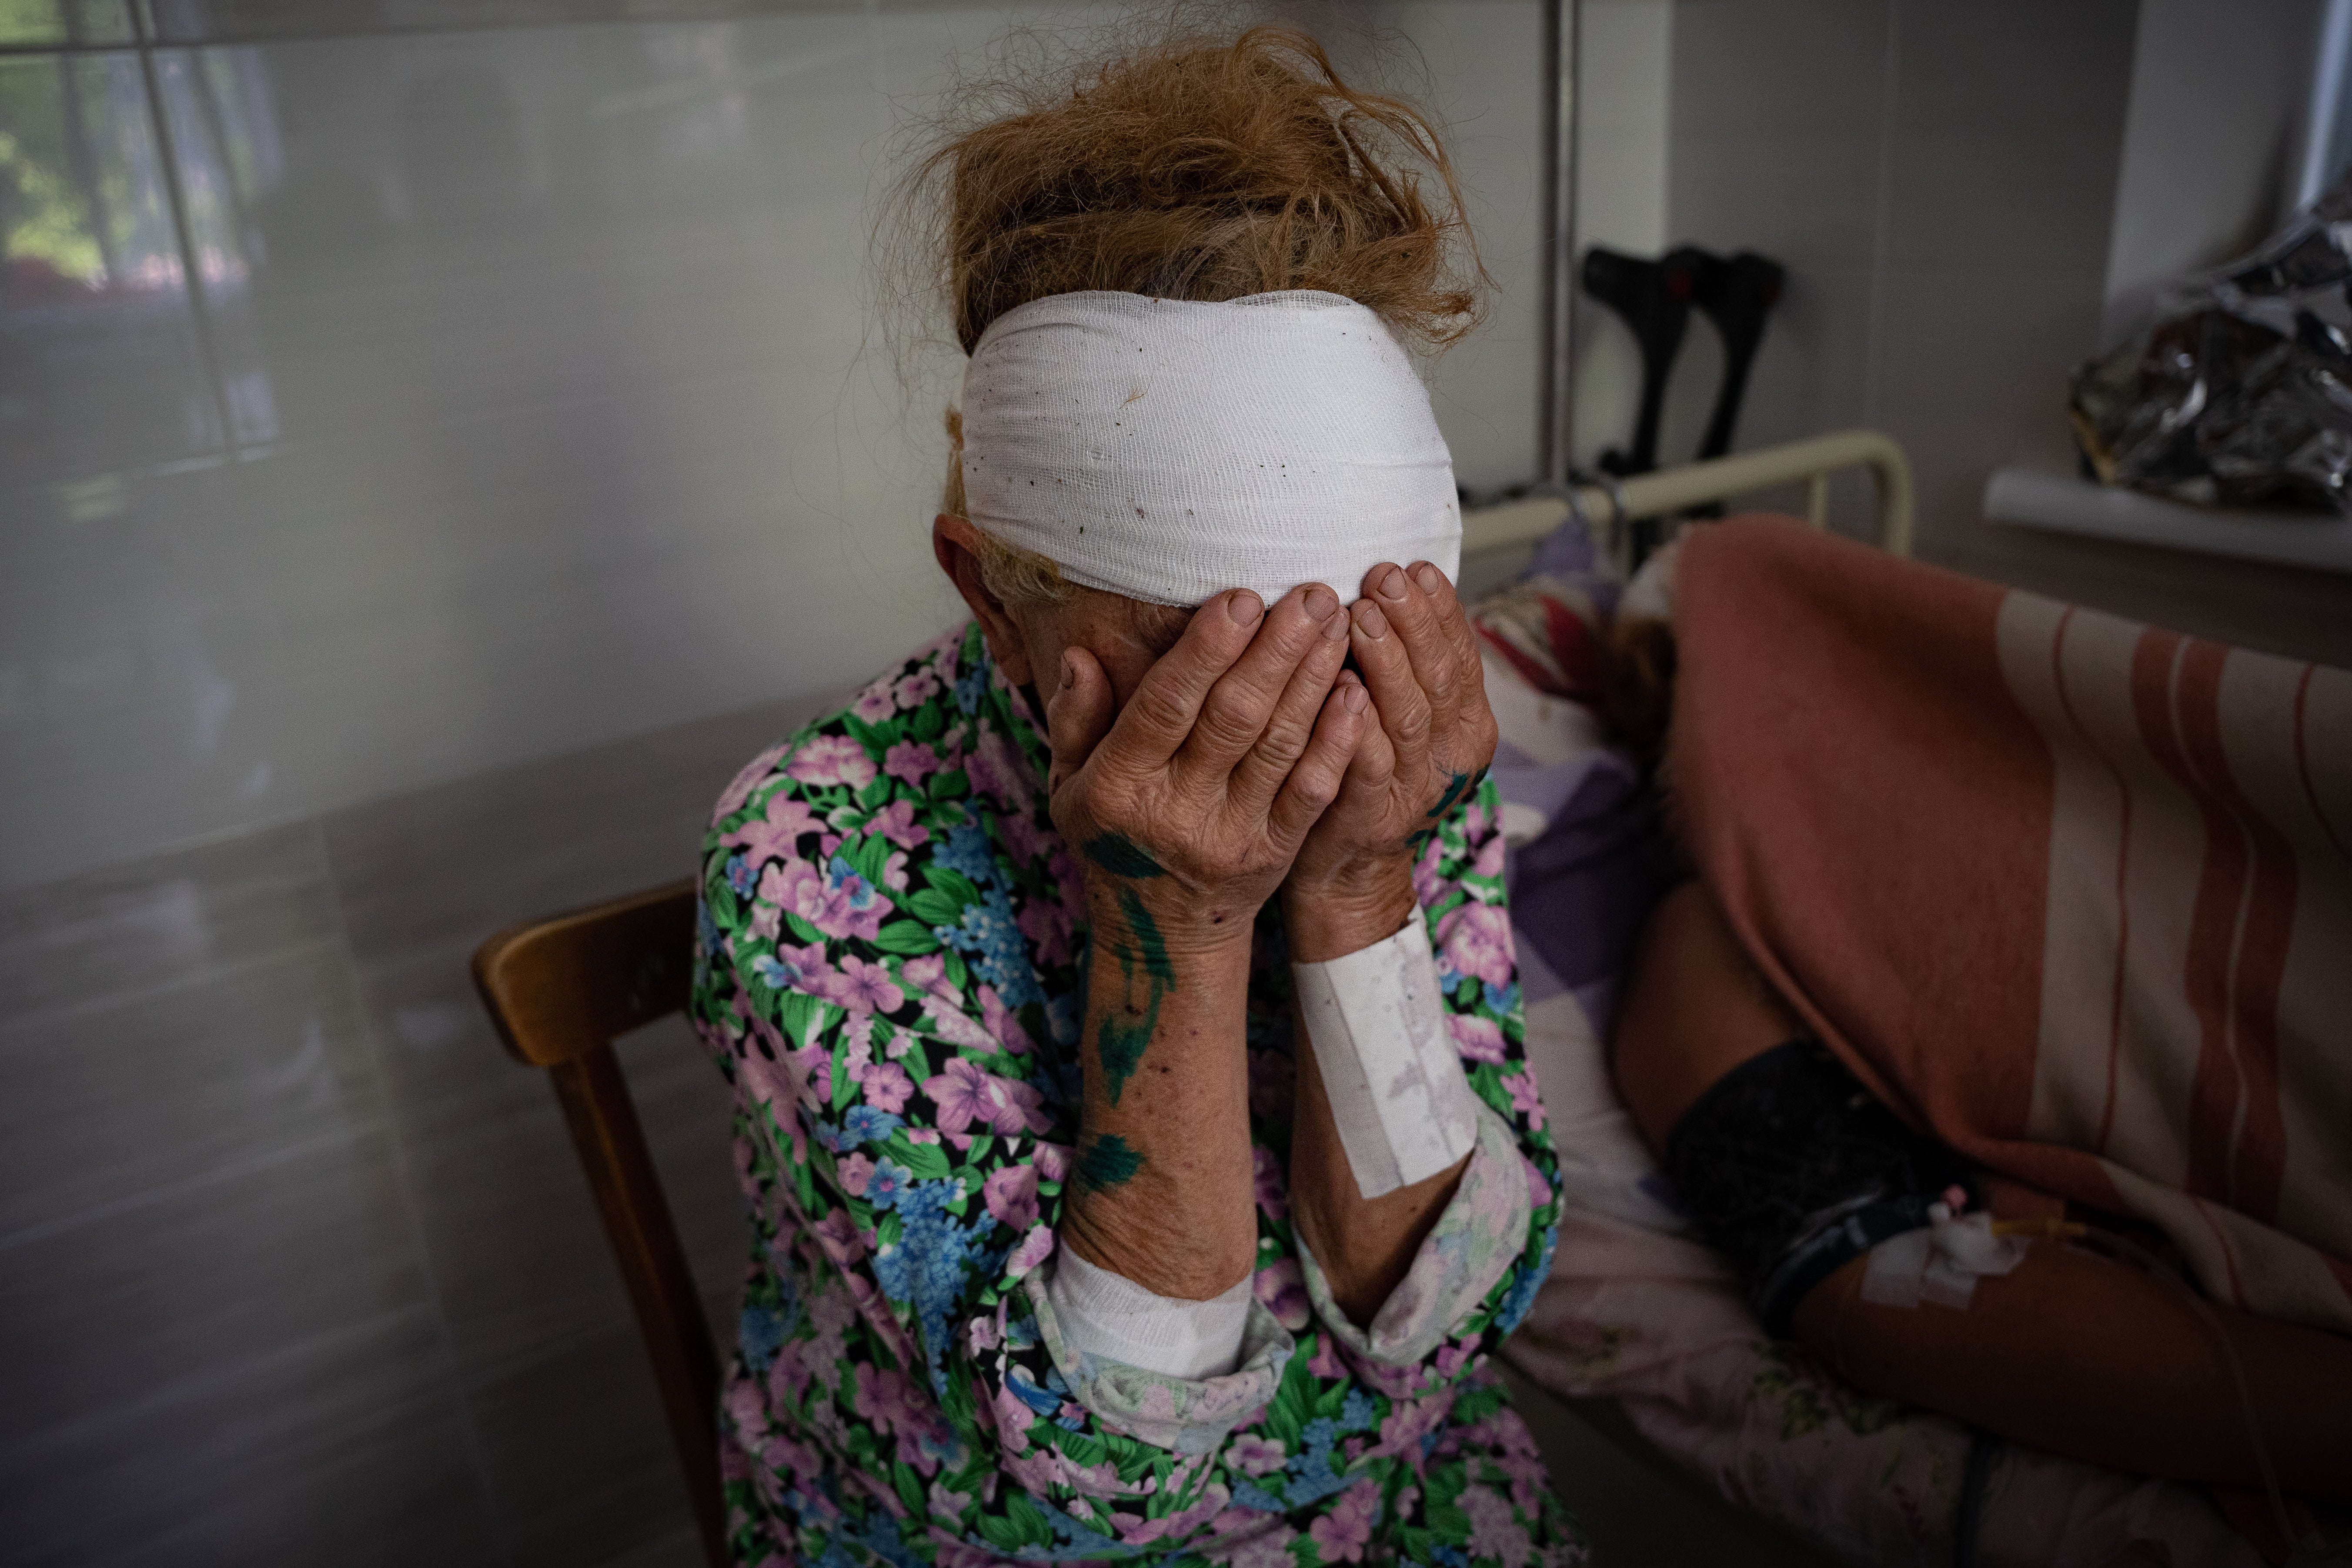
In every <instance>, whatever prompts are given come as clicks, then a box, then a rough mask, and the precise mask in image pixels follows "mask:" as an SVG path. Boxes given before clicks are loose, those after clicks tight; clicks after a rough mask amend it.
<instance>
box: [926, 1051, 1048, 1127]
mask: <svg viewBox="0 0 2352 1568" xmlns="http://www.w3.org/2000/svg"><path fill="white" fill-rule="evenodd" d="M923 1092H924V1093H925V1094H928V1095H929V1096H930V1097H931V1102H932V1103H933V1104H934V1105H936V1106H938V1107H939V1111H940V1114H939V1124H940V1130H941V1131H947V1132H961V1131H963V1130H964V1129H965V1128H967V1127H970V1126H971V1125H972V1124H973V1123H974V1122H978V1123H980V1124H981V1125H982V1126H985V1127H987V1128H988V1129H989V1130H991V1131H996V1132H1006V1133H1011V1132H1021V1131H1029V1132H1043V1131H1045V1129H1046V1128H1047V1127H1049V1126H1051V1125H1052V1124H1053V1123H1052V1119H1051V1118H1049V1117H1048V1116H1047V1115H1046V1114H1045V1110H1044V1108H1043V1104H1042V1102H1041V1100H1040V1098H1039V1096H1038V1093H1037V1091H1036V1090H1035V1089H1032V1088H1030V1087H1029V1086H1028V1085H1027V1084H1025V1083H1015V1082H1014V1081H1013V1080H1012V1079H1004V1078H999V1077H997V1076H996V1075H995V1074H994V1073H992V1072H989V1071H987V1070H986V1069H985V1068H979V1067H975V1066H973V1065H972V1064H971V1062H968V1061H966V1060H964V1059H963V1058H961V1057H958V1058H955V1059H953V1060H952V1061H950V1062H949V1063H948V1064H947V1068H946V1070H945V1071H943V1072H941V1073H940V1075H939V1076H938V1077H937V1078H929V1079H924V1080H923Z"/></svg>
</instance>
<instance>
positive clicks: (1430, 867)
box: [1412, 838, 1445, 909]
mask: <svg viewBox="0 0 2352 1568" xmlns="http://www.w3.org/2000/svg"><path fill="white" fill-rule="evenodd" d="M1444 859H1445V844H1444V839H1443V838H1432V839H1431V840H1430V841H1429V843H1428V844H1427V845H1426V846H1424V847H1423V849H1422V851H1421V858H1420V859H1418V860H1415V861H1414V862H1413V863H1412V891H1413V896H1414V897H1415V898H1417V899H1419V900H1421V907H1422V908H1423V909H1427V908H1428V907H1429V906H1430V905H1432V904H1433V903H1435V902H1436V901H1437V898H1438V895H1439V894H1440V893H1443V892H1444V890H1445V879H1444Z"/></svg>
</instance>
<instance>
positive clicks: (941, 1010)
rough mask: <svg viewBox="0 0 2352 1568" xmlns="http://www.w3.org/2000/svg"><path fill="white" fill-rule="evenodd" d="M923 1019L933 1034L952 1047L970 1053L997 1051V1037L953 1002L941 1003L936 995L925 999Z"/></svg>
mask: <svg viewBox="0 0 2352 1568" xmlns="http://www.w3.org/2000/svg"><path fill="white" fill-rule="evenodd" d="M923 1018H924V1021H925V1022H927V1023H929V1025H930V1026H931V1032H932V1033H933V1034H935V1035H937V1036H939V1037H940V1038H941V1039H942V1040H945V1041H946V1042H947V1043H948V1044H950V1045H951V1046H958V1047H961V1048H963V1049H965V1050H968V1051H992V1050H994V1049H996V1039H995V1037H993V1036H992V1035H991V1034H990V1033H989V1032H988V1031H987V1030H986V1029H983V1028H982V1027H981V1026H980V1020H979V1019H977V1018H975V1017H973V1016H971V1014H969V1013H967V1012H965V1011H964V1010H963V1009H962V1008H961V1006H959V1005H956V1004H955V1003H954V1002H953V1001H944V1002H943V1001H941V1000H940V998H939V997H938V996H937V995H936V994H934V995H929V996H926V997H924V998H923Z"/></svg>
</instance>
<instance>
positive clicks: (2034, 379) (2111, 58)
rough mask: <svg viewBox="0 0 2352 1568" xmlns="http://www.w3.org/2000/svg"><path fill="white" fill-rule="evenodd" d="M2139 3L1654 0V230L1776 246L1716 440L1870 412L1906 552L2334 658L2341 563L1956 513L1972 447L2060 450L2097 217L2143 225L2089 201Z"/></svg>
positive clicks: (1967, 503)
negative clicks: (1754, 349)
mask: <svg viewBox="0 0 2352 1568" xmlns="http://www.w3.org/2000/svg"><path fill="white" fill-rule="evenodd" d="M2278 9H2280V10H2283V11H2294V12H2296V13H2301V12H2303V11H2305V9H2306V7H2304V6H2303V5H2301V4H2300V0H2292V3H2289V0H2282V5H2280V6H2279V7H2278ZM2290 20H2292V18H2290ZM2141 22H2142V16H2141V8H2140V7H2139V6H2138V5H2135V4H2133V3H2132V0H2081V3H2078V4H2070V5H2042V4H2038V3H2036V0H1988V3H1985V4H1979V5H1965V6H1960V5H1939V4H1934V3H1931V0H1771V3H1769V4H1765V3H1762V0H1677V4H1676V5H1675V8H1674V20H1673V79H1674V84H1673V99H1672V124H1671V130H1670V133H1669V138H1668V144H1669V153H1668V165H1669V171H1670V172H1669V175H1668V185H1669V198H1668V202H1667V209H1668V216H1667V224H1666V226H1667V228H1668V230H1669V234H1668V242H1669V243H1676V242H1681V241H1685V240H1687V241H1694V242H1696V243H1699V244H1703V245H1706V246H1709V247H1713V248H1716V249H1717V250H1723V251H1729V250H1731V249H1735V248H1738V247H1749V248H1753V249H1756V250H1759V251H1762V252H1764V253H1765V254H1766V255H1769V256H1771V257H1774V258H1777V259H1779V260H1780V261H1781V262H1783V263H1784V264H1786V265H1787V266H1788V268H1789V269H1790V279H1789V285H1788V289H1787V293H1786V296H1785V298H1784V300H1783V302H1782V305H1781V308H1780V310H1779V311H1778V312H1777V313H1776V314H1775V316H1774V318H1773V320H1772V323H1771V326H1770V328H1769V331H1768V333H1767V335H1766V339H1765V347H1764V351H1763V353H1762V354H1761V355H1760V356H1759V360H1758V362H1757V365H1756V370H1755V374H1754V378H1753V380H1752V381H1751V383H1750V386H1749V392H1748V405H1747V411H1746V413H1745V415H1744V416H1743V418H1742V422H1741V426H1740V442H1741V444H1742V445H1748V446H1752V445H1759V444H1762V443H1765V442H1769V441H1775V440H1785V439H1789V438H1790V437H1797V436H1801V435H1805V434H1809V433H1811V432H1813V431H1817V430H1822V429H1829V428H1835V427H1838V426H1851V425H1863V426H1874V427H1876V428H1878V429H1882V430H1885V432H1887V433H1888V434H1889V435H1891V436H1893V437H1895V439H1897V440H1898V441H1900V442H1901V443H1902V445H1903V447H1904V448H1905V450H1906V452H1907V453H1908V455H1909V457H1910V458H1911V462H1912V465H1913V468H1914V470H1915V473H1916V479H1917V481H1918V489H1919V496H1918V500H1919V518H1918V551H1919V553H1920V554H1922V555H1923V556H1926V557H1927V558H1928V559H1930V560H1935V561H1939V562H1942V563H1946V564H1948V565H1952V566H1956V567H1958V568H1960V569H1961V570H1964V571H1968V572H1971V573H1974V574H1978V575H1980V576H1986V577H1990V578H1994V579H1997V580H2000V581H2004V582H2011V583H2015V584H2020V585H2021V586H2025V587H2029V588H2033V589H2037V590H2039V591H2042V592H2045V593H2050V594H2053V595H2057V596H2059V597H2062V598H2066V599H2071V600H2074V601H2077V602H2082V603H2087V604H2091V605H2099V606H2101V607H2104V608H2107V609H2111V610H2114V611H2116V612H2117V613H2120V614H2123V615H2127V616H2133V617H2135V618H2138V619H2142V620H2148V621H2154V622H2157V623H2159V624H2164V625H2169V626H2177V627H2179V628H2181V629H2183V630H2188V631H2192V632H2199V633H2202V634H2205V635H2208V636H2213V637H2221V638H2224V639H2227V640H2231V641H2236V642H2241V643H2245V644H2249V645H2251V646H2254V647H2267V648H2273V649H2276V650H2279V651H2283V652H2287V653H2291V654H2299V655H2301V656H2303V657H2307V658H2322V659H2326V660H2327V661H2329V662H2332V663H2336V664H2347V663H2352V615H2347V610H2346V606H2347V604H2352V586H2347V579H2346V578H2344V577H2343V576H2341V575H2340V574H2328V573H2318V572H2296V571H2292V570H2288V569H2283V568H2272V567H2263V566H2258V565H2255V564H2253V563H2242V562H2233V561H2221V560H2216V559H2213V558H2210V557H2203V556H2190V555H2182V554H2178V553H2173V552H2164V551H2158V550H2153V549H2137V548H2133V547H2129V546H2121V545H2114V544H2105V543H2095V542H2086V541H2078V540H2072V539H2063V538H2059V537H2055V536H2051V535H2042V534H2034V533H2030V532H2027V531H2022V530H2019V529H2014V528H2008V527H2001V526H1999V525H1994V524H1990V523H1988V522H1986V521H1984V520H1983V518H1982V516H1981V513H1980V510H1979V503H1980V497H1981V495H1982V491H1983V486H1984V482H1985V479H1986V477H1987V476H1988V475H1989V474H1990V472H1991V470H1992V469H1994V468H1998V467H2000V466H2002V465H2004V464H2009V463H2016V462H2032V463H2038V464H2042V465H2046V466H2050V467H2053V468H2057V469H2059V470H2060V471H2065V470H2067V469H2070V468H2071V467H2072V465H2073V461H2074V458H2073V451H2072V444H2071V441H2070V438H2069V436H2068V432H2067V426H2066V418H2065V395H2066V394H2065V377H2066V374H2067V373H2068V372H2069V371H2070V370H2071V369H2072V368H2073V367H2074V365H2075V364H2076V363H2078V362H2080V361H2081V360H2082V359H2083V358H2084V357H2085V356H2087V355H2088V354H2090V353H2093V352H2094V351H2095V350H2096V349H2097V348H2098V347H2099V345H2100V342H2101V335H2102V324H2103V321H2104V319H2105V315H2106V311H2107V306H2108V288H2109V282H2110V278H2111V276H2112V275H2113V274H2114V272H2115V266H2114V265H2113V264H2111V255H2110V242H2111V237H2115V236H2117V235H2123V236H2125V238H2124V243H2126V244H2133V243H2145V242H2146V239H2147V233H2148V232H2149V224H2148V223H2147V222H2146V221H2143V222H2140V223H2139V225H2138V226H2137V229H2135V230H2133V231H2132V233H2133V234H2137V235H2138V236H2139V237H2138V238H2137V239H2134V238H2133V237H2131V235H2129V234H2126V226H2125V225H2124V224H2123V221H2122V219H2121V217H2119V216H2118V214H2117V208H2116V193H2117V186H2118V179H2119V174H2120V173H2121V171H2122V169H2123V163H2124V159H2123V150H2124V145H2125V131H2126V107H2127V105H2128V103H2129V102H2130V100H2131V98H2132V94H2133V91H2134V88H2133V70H2134V62H2135V59H2136V58H2138V51H2137V28H2138V26H2140V25H2141ZM2284 25H2285V24H2280V26H2284ZM2172 53H2173V54H2174V55H2176V56H2177V53H2178V51H2177V50H2176V51H2172ZM2223 64H2229V68H2222V65H2223ZM2172 66H2173V75H2172V79H2171V80H2170V81H2169V82H2168V90H2169V91H2171V92H2173V93H2176V94H2177V93H2179V92H2183V91H2189V90H2195V91H2198V92H2202V93H2206V94H2210V95H2213V97H2212V99H2211V100H2210V101H2208V102H2206V103H2205V104H2204V105H2203V108H2202V112H2205V113H2207V114H2208V115H2209V116H2210V117H2212V118H2215V119H2217V120H2231V122H2232V123H2233V124H2241V123H2243V124H2252V125H2253V126H2254V127H2255V131H2254V133H2255V134H2259V133H2260V127H2261V125H2263V124H2267V123H2269V122H2270V121H2273V120H2275V119H2276V109H2275V106H2274V105H2273V104H2269V103H2266V102H2258V103H2245V104H2240V105H2238V106H2237V108H2236V109H2235V110H2234V115H2235V118H2234V119H2232V112H2233V111H2232V110H2231V107H2230V105H2231V100H2230V98H2229V96H2228V95H2229V94H2231V93H2232V92H2234V91H2235V90H2237V87H2238V85H2240V84H2242V80H2243V79H2245V77H2246V75H2247V72H2246V71H2245V70H2244V69H2242V68H2238V67H2237V66H2236V65H2235V64H2230V63H2229V62H2221V63H2220V64H2217V65H2216V67H2215V68H2213V69H2212V70H2210V71H2209V72H2206V73H2203V74H2202V75H2200V73H2199V72H2197V71H2195V70H2193V69H2187V70H2184V69H2181V68H2179V60H2178V59H2177V58H2174V59H2173V60H2172ZM2255 74H2257V75H2259V74H2260V73H2259V72H2256V73H2255ZM2273 74H2275V73H2273ZM2178 150H2179V149H2178V148H2176V151H2178ZM2151 152H2152V153H2154V154H2156V155H2158V156H2160V155H2161V152H2162V150H2161V149H2151ZM2189 173H2190V174H2194V173H2195V171H2194V170H2190V171H2189ZM2138 178H2139V179H2140V181H2142V182H2143V183H2145V182H2147V181H2151V180H2158V179H2160V176H2159V175H2158V174H2156V173H2154V172H2153V171H2152V170H2146V169H2143V170H2142V171H2141V172H2140V174H2139V176H2138ZM2209 195H2210V193H2209ZM2209 205H2210V204H2209ZM2162 206H2163V204H2161V203H2160V202H2159V203H2158V204H2156V207H2155V209H2151V210H2152V211H2157V210H2158V209H2162ZM2141 216H2142V217H2143V218H2146V217H2147V216H2148V215H2147V214H2142V215H2141ZM2158 216H2161V217H2162V218H2163V219H2164V220H2165V221H2166V222H2173V221H2177V220H2178V219H2179V216H2180V215H2179V214H2178V213H2175V212H2168V211H2158ZM2156 227H2157V228H2158V229H2161V228H2162V227H2163V225H2162V224H2161V223H2158V224H2157V225H2156ZM2166 232H2170V231H2168V230H2167V231H2166ZM2125 270H2126V272H2128V271H2130V268H2129V267H2126V268H2125ZM1719 364H1720V361H1719V357H1718V353H1717V345H1716V341H1715V338H1714V334H1713V332H1712V331H1711V330H1709V329H1708V328H1707V327H1706V324H1705V323H1704V322H1703V321H1694V322H1693V324H1692V327H1691V331H1690V335H1689V337H1688V339H1687V340H1686V341H1685V349H1684V354H1683V360H1682V363H1681V364H1680V366H1679V367H1678V369H1677V372H1676V378H1675V395H1674V397H1673V398H1672V400H1671V402H1670V405H1669V414H1668V418H1667V421H1666V435H1665V438H1664V443H1663V445H1664V452H1663V453H1662V457H1661V460H1662V461H1671V460H1675V459H1677V458H1680V457H1682V456H1683V455H1684V454H1686V453H1688V452H1689V451H1690V450H1692V449H1693V448H1694V447H1695V446H1696V441H1697V437H1698V433H1699V430H1700V428H1701V426H1702V425H1703V423H1704V421H1705V418H1706V410H1707V407H1708V405H1709V403H1710V401H1711V399H1712V397H1713V394H1714V386H1715V382H1716V379H1717V375H1718V374H1719ZM1759 500H1761V501H1762V502H1764V503H1767V504H1778V505H1780V506H1783V507H1786V506H1790V505H1793V504H1794V502H1795V498H1794V497H1793V495H1782V496H1777V497H1765V498H1759ZM1866 505H1867V496H1866V491H1865V489H1864V482H1863V481H1861V480H1860V479H1846V480H1843V481H1841V482H1840V484H1839V486H1838V487H1837V489H1836V493H1835V496H1834V508H1833V514H1834V515H1835V517H1836V518H1837V519H1838V521H1840V523H1841V525H1842V526H1846V527H1850V528H1857V529H1858V528H1859V527H1860V526H1861V525H1862V522H1863V520H1864V517H1865V516H1866V510H1865V508H1866Z"/></svg>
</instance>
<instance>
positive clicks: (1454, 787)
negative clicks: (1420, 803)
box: [1429, 768, 1486, 817]
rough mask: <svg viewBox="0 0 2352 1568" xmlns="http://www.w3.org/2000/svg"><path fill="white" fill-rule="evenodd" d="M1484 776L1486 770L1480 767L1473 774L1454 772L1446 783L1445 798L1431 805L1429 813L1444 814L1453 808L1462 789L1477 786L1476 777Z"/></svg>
mask: <svg viewBox="0 0 2352 1568" xmlns="http://www.w3.org/2000/svg"><path fill="white" fill-rule="evenodd" d="M1485 777H1486V769H1484V768H1480V769H1479V770H1478V772H1477V773H1476V774H1475V776H1474V775H1472V774H1469V773H1455V774H1454V777H1453V778H1452V779H1451V780H1449V781H1448V782H1447V783H1446V785H1445V798H1444V799H1443V800H1441V801H1439V802H1438V803H1437V804H1436V805H1433V806H1431V807H1430V808H1429V815H1430V816H1433V817H1437V816H1444V815H1445V814H1446V813H1447V812H1449V811H1451V810H1453V809H1454V802H1455V801H1457V800H1460V799H1461V798H1462V794H1463V791H1465V789H1475V788H1477V787H1478V784H1477V781H1478V779H1482V778H1485Z"/></svg>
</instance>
